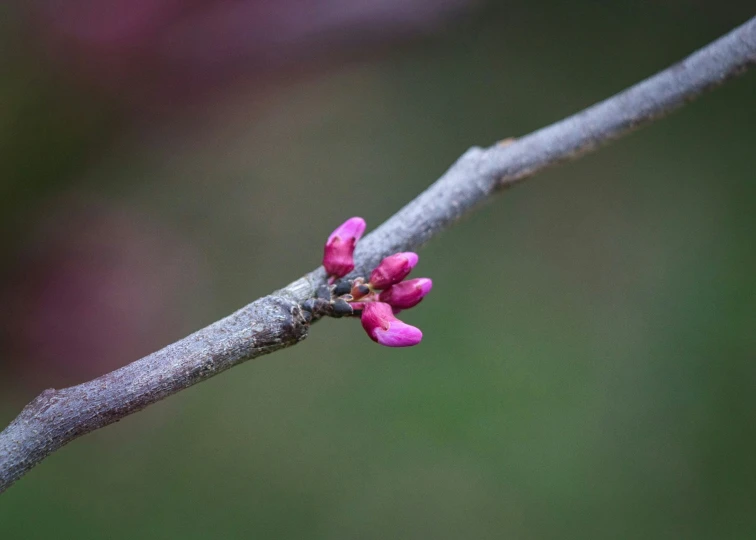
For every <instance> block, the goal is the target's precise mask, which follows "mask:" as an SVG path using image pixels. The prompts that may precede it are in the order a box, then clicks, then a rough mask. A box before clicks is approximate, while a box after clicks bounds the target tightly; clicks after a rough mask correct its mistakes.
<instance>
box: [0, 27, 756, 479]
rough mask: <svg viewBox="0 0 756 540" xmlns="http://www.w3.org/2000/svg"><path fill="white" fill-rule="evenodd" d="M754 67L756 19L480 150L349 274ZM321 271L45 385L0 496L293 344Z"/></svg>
mask: <svg viewBox="0 0 756 540" xmlns="http://www.w3.org/2000/svg"><path fill="white" fill-rule="evenodd" d="M754 63H756V18H754V19H751V20H750V21H748V22H747V23H745V24H744V25H742V26H740V27H738V28H736V29H735V30H733V31H732V32H731V33H729V34H728V35H726V36H724V37H722V38H720V39H719V40H717V41H715V42H714V43H712V44H710V45H708V46H707V47H705V48H703V49H701V50H700V51H698V52H696V53H694V54H692V55H691V56H690V57H688V58H687V59H685V60H684V61H682V62H680V63H678V64H675V65H674V66H672V67H670V68H668V69H666V70H664V71H662V72H661V73H659V74H657V75H655V76H653V77H651V78H649V79H647V80H645V81H643V82H641V83H639V84H637V85H635V86H633V87H631V88H629V89H627V90H625V91H624V92H622V93H620V94H617V95H616V96H613V97H611V98H609V99H607V100H605V101H603V102H601V103H599V104H597V105H594V106H592V107H590V108H588V109H586V110H584V111H582V112H580V113H578V114H576V115H574V116H571V117H569V118H567V119H565V120H562V121H560V122H557V123H555V124H553V125H551V126H548V127H546V128H543V129H541V130H539V131H536V132H534V133H532V134H530V135H528V136H526V137H523V138H521V139H519V140H517V141H515V142H513V143H511V144H507V145H502V144H497V145H494V146H492V147H490V148H488V149H481V148H472V149H470V150H469V151H468V152H467V153H465V154H464V155H463V156H462V157H461V158H460V159H459V160H458V161H457V162H456V163H455V164H454V165H453V166H452V167H451V168H450V169H449V170H448V171H447V172H446V173H445V174H444V176H443V177H441V178H440V179H439V180H438V181H436V182H435V183H434V184H432V185H431V186H430V187H429V188H428V189H427V190H426V191H424V192H423V193H421V194H420V195H419V196H418V197H417V198H416V199H414V200H413V201H412V202H410V203H409V204H408V205H407V206H405V207H404V208H402V209H401V210H400V211H399V212H397V213H396V214H395V215H394V216H393V217H391V218H390V219H389V220H387V221H386V222H385V223H383V224H382V225H381V226H380V227H378V229H376V230H375V231H374V232H373V233H371V234H369V235H368V236H366V237H365V238H364V239H363V240H362V241H361V242H360V244H359V245H358V248H357V251H356V253H355V259H356V260H355V262H356V267H355V271H354V272H353V273H352V275H353V276H356V275H366V274H368V273H369V271H370V270H371V269H372V268H374V267H375V266H376V265H377V264H378V262H380V260H381V259H382V258H383V257H385V256H387V255H390V254H392V253H396V252H398V251H407V250H411V249H417V248H418V247H420V246H421V245H423V244H424V243H425V242H427V241H428V240H429V239H430V238H432V237H433V236H434V235H436V234H437V233H439V232H440V231H442V230H443V229H445V228H446V227H448V226H449V225H451V224H452V223H454V222H455V221H457V220H458V219H459V218H461V217H462V216H463V215H465V214H467V213H469V212H470V211H472V210H473V209H474V208H476V207H477V206H478V205H480V204H481V203H483V202H484V201H486V200H487V199H489V198H490V196H491V195H493V194H494V193H496V192H497V191H499V190H501V189H502V188H504V187H507V186H510V185H513V184H515V183H517V182H519V181H521V180H523V179H524V178H527V177H529V176H532V175H533V174H535V173H536V172H538V171H540V170H541V169H544V168H546V167H549V166H552V165H555V164H557V163H560V162H562V161H565V160H566V159H569V158H572V157H575V156H577V155H579V154H581V153H584V152H587V151H589V150H592V149H594V148H596V147H597V146H599V145H600V144H603V143H605V142H608V141H610V140H612V139H615V138H617V137H619V136H621V135H624V134H625V133H628V132H630V131H631V130H633V129H635V128H637V127H639V126H641V125H643V124H646V123H649V122H651V121H652V120H654V119H656V118H659V117H660V116H663V115H664V114H666V113H668V112H670V111H672V110H674V109H676V108H677V107H680V106H682V105H683V104H685V103H686V102H689V101H691V100H692V99H693V98H695V97H696V96H698V95H699V94H701V93H702V92H704V91H705V90H707V89H709V88H711V87H713V86H716V85H718V84H720V83H722V82H724V81H725V80H727V79H728V78H731V77H733V76H734V75H737V74H739V73H741V72H743V71H744V70H745V69H746V68H748V67H749V66H751V65H753V64H754ZM325 281H326V275H325V271H324V270H323V268H322V267H321V268H318V269H316V270H314V271H313V272H310V273H309V274H307V275H306V276H304V277H303V278H301V279H299V280H297V281H295V282H294V283H292V284H290V285H289V286H287V287H285V288H284V289H281V290H280V291H276V292H275V293H273V294H272V295H270V296H266V297H265V298H261V299H259V300H257V301H255V302H253V303H251V304H249V305H248V306H247V307H245V308H242V309H240V310H239V311H237V312H236V313H234V314H232V315H230V316H228V317H226V318H225V319H222V320H220V321H218V322H216V323H214V324H212V325H210V326H208V327H207V328H204V329H202V330H200V331H198V332H195V333H194V334H192V335H190V336H188V337H186V338H184V339H182V340H180V341H177V342H176V343H174V344H172V345H169V346H168V347H166V348H164V349H162V350H160V351H157V352H155V353H153V354H151V355H149V356H146V357H145V358H142V359H141V360H137V361H136V362H133V363H131V364H129V365H127V366H125V367H123V368H121V369H119V370H116V371H113V372H112V373H109V374H107V375H104V376H102V377H100V378H98V379H95V380H93V381H90V382H87V383H84V384H80V385H78V386H73V387H71V388H64V389H62V390H52V389H51V390H46V391H45V392H43V393H42V394H41V395H40V396H38V397H37V398H36V399H35V400H34V401H32V402H31V403H30V404H29V405H27V406H26V408H24V410H23V411H22V412H21V414H20V415H19V416H18V417H17V418H16V419H15V420H14V421H13V422H12V423H11V424H10V425H9V426H8V427H7V428H6V429H5V430H4V431H3V432H2V433H0V493H1V492H3V491H4V490H6V489H7V488H8V487H10V485H11V484H13V482H15V481H16V480H17V479H18V478H20V477H21V476H22V475H24V474H25V473H26V472H27V471H29V470H30V469H31V468H32V467H34V466H35V465H36V464H37V463H39V462H40V461H41V460H42V459H44V458H45V457H46V456H48V455H49V454H50V453H52V452H54V451H55V450H57V449H58V448H60V447H61V446H63V445H65V444H67V443H68V442H70V441H72V440H73V439H75V438H76V437H79V436H80V435H84V434H85V433H89V432H90V431H93V430H95V429H98V428H101V427H104V426H107V425H108V424H111V423H113V422H116V421H118V420H120V419H121V418H123V417H125V416H127V415H129V414H132V413H134V412H136V411H139V410H141V409H143V408H145V407H146V406H148V405H150V404H152V403H155V402H156V401H158V400H161V399H163V398H165V397H167V396H169V395H171V394H174V393H176V392H178V391H179V390H182V389H184V388H187V387H189V386H191V385H193V384H196V383H198V382H201V381H203V380H205V379H207V378H209V377H212V376H213V375H215V374H217V373H220V372H221V371H224V370H226V369H228V368H230V367H232V366H234V365H236V364H239V363H241V362H243V361H245V360H248V359H251V358H256V357H258V356H261V355H263V354H267V353H269V352H272V351H275V350H277V349H280V348H283V347H288V346H290V345H294V344H295V343H298V342H299V341H301V340H303V339H304V338H305V337H307V333H308V330H309V324H307V322H306V321H305V318H304V317H303V314H302V310H301V308H300V304H301V303H302V302H304V301H305V300H307V299H308V298H310V297H311V296H313V294H314V292H315V290H316V289H317V287H319V286H320V285H322V284H324V283H325Z"/></svg>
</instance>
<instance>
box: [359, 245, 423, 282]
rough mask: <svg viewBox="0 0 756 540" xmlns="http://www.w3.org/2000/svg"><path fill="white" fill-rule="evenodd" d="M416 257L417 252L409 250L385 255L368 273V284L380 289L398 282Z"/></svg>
mask: <svg viewBox="0 0 756 540" xmlns="http://www.w3.org/2000/svg"><path fill="white" fill-rule="evenodd" d="M418 259H419V257H418V256H417V253H412V252H411V251H407V252H405V253H394V254H393V255H390V256H388V257H386V258H385V259H383V260H382V261H381V264H379V265H378V267H377V268H376V269H375V270H373V273H372V274H370V284H371V285H372V286H373V287H374V288H376V289H379V290H380V289H387V288H388V287H390V286H391V285H393V284H394V283H399V282H400V281H401V280H403V279H404V278H405V277H407V274H409V273H410V272H411V271H412V269H413V268H414V267H415V265H416V264H417V261H418Z"/></svg>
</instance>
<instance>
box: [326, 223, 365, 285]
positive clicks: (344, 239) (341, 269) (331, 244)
mask: <svg viewBox="0 0 756 540" xmlns="http://www.w3.org/2000/svg"><path fill="white" fill-rule="evenodd" d="M364 232H365V220H364V219H362V218H361V217H353V218H349V219H348V220H346V221H345V222H344V223H343V224H342V225H341V226H339V227H338V228H337V229H336V230H335V231H333V232H332V233H331V236H329V237H328V241H327V242H326V245H325V248H324V249H323V266H324V267H325V269H326V272H328V275H330V276H334V277H336V278H340V277H344V276H345V275H347V274H348V273H349V272H351V271H352V270H354V248H355V246H356V245H357V240H359V239H360V238H361V237H362V233H364Z"/></svg>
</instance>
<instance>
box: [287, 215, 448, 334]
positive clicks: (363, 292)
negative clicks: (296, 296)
mask: <svg viewBox="0 0 756 540" xmlns="http://www.w3.org/2000/svg"><path fill="white" fill-rule="evenodd" d="M364 232H365V220H364V219H362V218H360V217H353V218H350V219H348V220H347V221H346V222H344V223H343V224H342V225H341V226H340V227H338V228H337V229H336V230H335V231H333V233H332V234H331V236H329V237H328V241H327V242H326V245H325V249H324V251H323V266H324V267H325V269H326V272H328V275H329V276H330V277H329V280H328V285H324V286H322V287H320V288H319V289H318V291H317V293H316V296H315V298H311V299H309V300H307V301H306V302H304V304H303V305H302V307H303V309H304V311H305V315H306V316H307V317H308V318H310V319H312V318H313V317H322V316H324V315H328V316H331V317H347V316H357V317H360V320H361V321H362V327H363V328H364V329H365V332H367V334H368V336H370V339H372V340H373V341H375V342H377V343H380V344H381V345H385V346H387V347H410V346H412V345H417V344H418V343H420V341H421V340H422V339H423V333H422V332H421V331H420V329H419V328H415V327H414V326H411V325H409V324H407V323H404V322H402V321H400V320H399V319H397V318H396V315H397V314H398V313H399V312H400V311H402V310H404V309H409V308H411V307H414V306H416V305H417V304H419V303H420V301H421V300H422V299H423V298H424V297H425V295H426V294H428V293H429V292H430V290H431V288H432V287H433V282H432V281H431V280H430V279H429V278H415V279H409V280H406V281H405V280H404V278H406V277H407V276H408V275H409V273H410V272H411V271H412V269H413V268H414V267H415V265H417V262H418V259H419V257H418V256H417V254H416V253H412V252H404V253H395V254H394V255H390V256H389V257H386V258H385V259H383V260H382V261H381V263H380V264H379V265H378V266H377V267H376V268H375V270H373V272H372V273H371V274H370V277H369V278H368V279H367V280H366V279H365V278H364V277H357V278H355V279H350V280H342V281H339V280H340V279H341V278H343V277H344V276H346V275H347V274H349V273H350V272H351V271H352V270H354V248H355V247H356V245H357V242H358V241H359V239H360V238H361V237H362V234H363V233H364Z"/></svg>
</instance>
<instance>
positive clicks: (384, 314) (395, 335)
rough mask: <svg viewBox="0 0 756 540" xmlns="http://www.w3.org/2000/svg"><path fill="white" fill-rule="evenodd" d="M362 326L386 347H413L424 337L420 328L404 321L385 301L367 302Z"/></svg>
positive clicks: (374, 339) (362, 317) (371, 337)
mask: <svg viewBox="0 0 756 540" xmlns="http://www.w3.org/2000/svg"><path fill="white" fill-rule="evenodd" d="M361 320H362V327H363V328H364V329H365V331H366V332H367V333H368V336H370V339H372V340H373V341H375V342H378V343H380V344H381V345H385V346H386V347H411V346H412V345H417V344H418V343H420V341H421V340H422V339H423V333H422V332H421V331H420V329H419V328H415V327H414V326H410V325H409V324H406V323H403V322H402V321H400V320H399V319H397V318H396V317H394V313H393V311H392V310H391V306H390V305H388V304H384V303H383V302H367V303H365V307H364V309H363V310H362V316H361Z"/></svg>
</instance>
